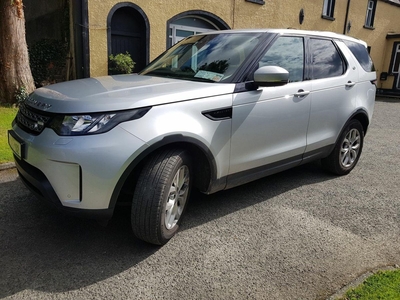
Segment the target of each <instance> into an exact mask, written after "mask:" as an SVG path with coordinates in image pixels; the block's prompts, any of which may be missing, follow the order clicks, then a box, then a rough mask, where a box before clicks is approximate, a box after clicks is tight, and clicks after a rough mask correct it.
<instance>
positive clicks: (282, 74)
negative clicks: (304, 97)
mask: <svg viewBox="0 0 400 300" xmlns="http://www.w3.org/2000/svg"><path fill="white" fill-rule="evenodd" d="M288 82H289V72H288V71H287V70H286V69H284V68H281V67H278V66H265V67H261V68H259V69H258V70H257V71H255V72H254V83H255V84H257V85H259V86H280V85H285V84H287V83H288Z"/></svg>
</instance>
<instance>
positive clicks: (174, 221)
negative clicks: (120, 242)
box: [131, 149, 192, 245]
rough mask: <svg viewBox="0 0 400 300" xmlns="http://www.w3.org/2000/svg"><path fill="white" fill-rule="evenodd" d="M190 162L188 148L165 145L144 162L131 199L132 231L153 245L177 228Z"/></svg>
mask: <svg viewBox="0 0 400 300" xmlns="http://www.w3.org/2000/svg"><path fill="white" fill-rule="evenodd" d="M191 183H192V164H191V159H190V156H189V154H188V153H187V151H185V150H182V149H164V150H162V151H159V152H157V153H155V154H154V155H153V156H152V157H151V158H150V159H149V161H148V162H147V163H146V165H145V166H144V168H143V170H142V172H141V174H140V176H139V178H138V182H137V184H136V188H135V192H134V195H133V199H132V209H131V224H132V230H133V233H134V235H135V236H136V237H137V238H139V239H141V240H144V241H146V242H149V243H152V244H155V245H164V244H166V243H167V242H168V241H169V240H170V239H171V238H172V237H173V236H174V235H175V234H176V232H177V231H178V229H179V225H180V223H181V221H182V216H183V214H184V212H185V208H186V207H187V202H188V199H189V195H190V189H191Z"/></svg>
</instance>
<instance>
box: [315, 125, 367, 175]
mask: <svg viewBox="0 0 400 300" xmlns="http://www.w3.org/2000/svg"><path fill="white" fill-rule="evenodd" d="M363 144H364V129H363V127H362V125H361V123H360V122H359V121H358V120H351V121H350V123H349V124H348V125H347V126H346V128H345V129H344V130H343V131H342V133H341V135H340V137H339V139H338V141H337V142H336V145H335V148H334V149H333V151H332V152H331V154H330V155H329V156H328V157H326V158H324V159H322V166H323V167H324V168H325V169H327V170H328V171H330V172H332V173H334V174H336V175H346V174H348V173H350V171H351V170H353V169H354V167H355V166H356V164H357V162H358V160H359V158H360V156H361V152H362V148H363Z"/></svg>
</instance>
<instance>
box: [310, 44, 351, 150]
mask: <svg viewBox="0 0 400 300" xmlns="http://www.w3.org/2000/svg"><path fill="white" fill-rule="evenodd" d="M309 50H310V71H311V79H312V80H311V82H312V87H311V89H312V91H313V93H312V100H311V112H310V124H309V127H308V133H307V149H306V156H309V155H318V153H319V152H321V151H322V152H324V151H328V150H329V149H330V146H332V145H333V144H334V143H335V142H336V139H337V137H338V135H339V133H340V131H341V129H342V127H343V126H344V124H345V122H346V121H347V119H348V118H349V117H350V115H351V114H352V112H353V111H354V109H355V107H356V101H357V90H358V70H357V68H356V64H355V61H354V60H353V58H352V57H350V56H348V57H345V56H344V54H343V53H342V52H341V51H340V49H339V47H338V45H337V44H336V43H335V42H334V41H333V40H331V39H324V38H310V40H309Z"/></svg>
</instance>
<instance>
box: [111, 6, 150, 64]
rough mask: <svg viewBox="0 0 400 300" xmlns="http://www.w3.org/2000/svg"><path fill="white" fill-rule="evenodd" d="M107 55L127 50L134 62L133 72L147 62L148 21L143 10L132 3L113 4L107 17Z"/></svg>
mask: <svg viewBox="0 0 400 300" xmlns="http://www.w3.org/2000/svg"><path fill="white" fill-rule="evenodd" d="M107 24H108V34H107V35H108V55H110V54H114V55H116V54H118V53H126V52H128V53H129V54H130V55H131V57H132V59H133V61H134V62H135V63H136V64H135V68H134V70H133V71H134V72H138V71H140V70H142V69H143V68H144V67H145V66H146V65H147V63H148V62H149V47H148V44H149V35H150V34H149V30H150V29H149V21H148V19H147V16H146V15H145V13H144V12H143V10H142V9H141V8H140V7H138V6H137V5H135V4H132V3H128V2H125V3H119V4H117V5H115V6H114V7H113V8H112V9H111V11H110V13H109V15H108V18H107Z"/></svg>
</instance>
